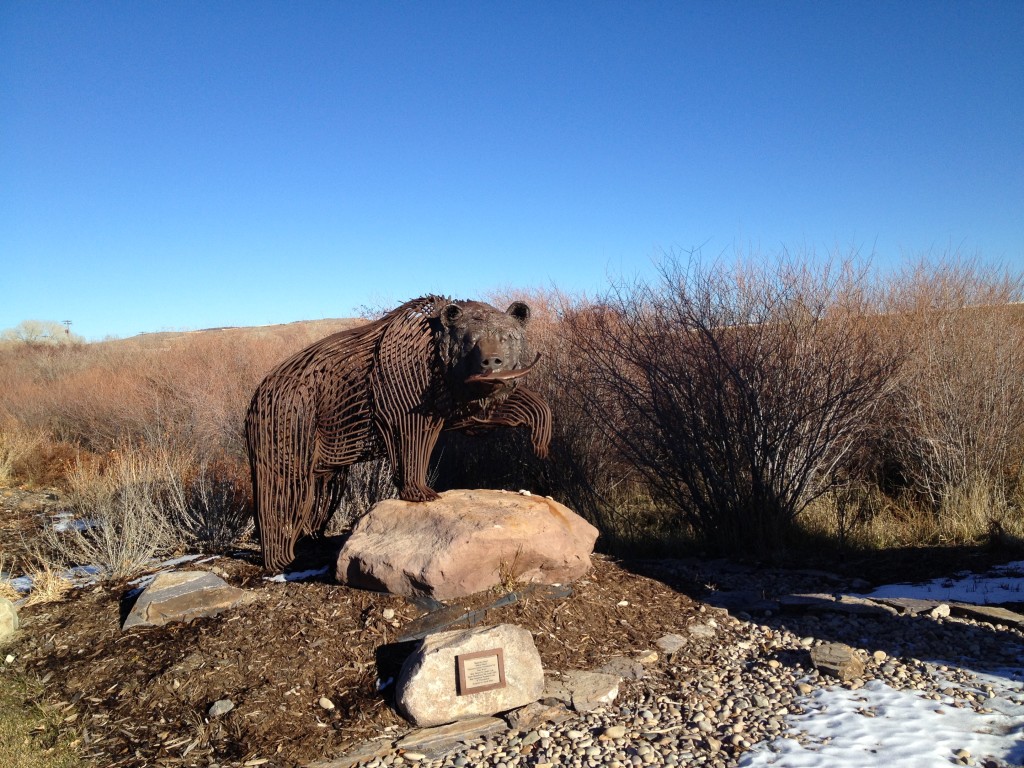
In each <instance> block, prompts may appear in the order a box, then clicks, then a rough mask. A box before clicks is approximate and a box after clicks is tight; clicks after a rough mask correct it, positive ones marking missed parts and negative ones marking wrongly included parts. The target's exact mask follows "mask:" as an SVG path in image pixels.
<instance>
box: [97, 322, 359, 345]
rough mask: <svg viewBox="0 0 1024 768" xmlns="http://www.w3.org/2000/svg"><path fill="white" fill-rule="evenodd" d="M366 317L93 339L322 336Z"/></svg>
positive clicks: (138, 341)
mask: <svg viewBox="0 0 1024 768" xmlns="http://www.w3.org/2000/svg"><path fill="white" fill-rule="evenodd" d="M365 322H366V320H364V319H362V318H359V317H345V318H325V319H323V320H298V321H296V322H293V323H280V324H278V325H254V326H229V327H225V328H204V329H202V330H198V331H160V332H159V333H140V334H138V335H137V336H129V337H128V338H126V339H110V340H107V341H100V342H95V343H96V344H110V345H114V346H122V345H131V346H134V347H139V348H141V349H169V348H171V347H173V346H174V345H175V344H177V343H180V342H182V341H186V340H189V339H194V338H196V337H197V336H202V337H211V336H219V337H221V338H225V339H230V340H237V341H240V342H243V341H249V340H252V339H264V338H277V339H280V340H282V341H288V340H290V339H293V338H295V337H296V336H302V337H305V338H323V337H324V336H330V335H331V334H332V333H337V332H338V331H344V330H347V329H349V328H355V327H356V326H358V325H362V324H363V323H365Z"/></svg>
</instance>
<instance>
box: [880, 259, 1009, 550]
mask: <svg viewBox="0 0 1024 768" xmlns="http://www.w3.org/2000/svg"><path fill="white" fill-rule="evenodd" d="M1022 298H1024V275H1022V274H1019V273H1018V274H1011V273H1008V272H1006V271H1003V270H1000V269H998V268H994V267H986V266H984V265H981V264H980V263H978V262H977V261H973V260H964V259H959V258H952V259H948V260H943V261H940V262H938V263H935V262H930V261H922V262H920V263H918V264H917V265H916V266H915V267H914V268H912V269H909V270H907V271H906V272H905V273H904V274H903V275H902V277H901V279H899V280H897V281H896V282H895V284H894V286H893V290H892V297H891V299H890V302H891V315H890V317H891V319H892V330H891V333H892V336H893V339H894V343H895V344H898V345H901V346H903V347H905V348H906V349H908V350H910V355H909V358H908V360H907V362H906V364H905V365H904V366H903V369H902V373H901V377H900V381H899V387H898V388H897V389H896V391H895V395H894V408H893V416H894V418H893V428H892V429H891V431H890V434H889V443H888V450H889V451H890V452H891V454H892V456H893V459H894V461H895V463H896V466H897V468H898V472H899V473H900V475H901V477H902V479H903V481H904V482H905V483H906V484H907V485H908V486H909V488H910V490H911V491H912V492H913V494H914V495H915V497H916V498H917V500H918V501H920V502H923V503H924V504H925V505H926V506H928V507H929V508H931V509H932V510H934V511H935V513H936V514H938V515H939V516H940V517H942V518H945V519H946V520H945V523H944V525H947V524H948V525H949V526H950V527H951V533H950V535H954V536H957V537H958V538H961V537H966V539H971V538H975V537H977V536H978V535H980V534H983V533H984V532H985V531H986V529H987V528H988V527H989V525H990V524H991V523H992V522H993V521H998V520H1000V519H1002V518H1003V517H1005V516H1006V515H1020V510H1019V509H1016V508H1015V505H1014V504H1013V503H1012V499H1013V497H1014V496H1015V495H1016V493H1017V489H1018V488H1019V487H1020V484H1021V481H1022V461H1024V338H1022V336H1024V334H1022V328H1024V312H1022V309H1024V308H1022V307H1021V306H1020V302H1021V300H1022Z"/></svg>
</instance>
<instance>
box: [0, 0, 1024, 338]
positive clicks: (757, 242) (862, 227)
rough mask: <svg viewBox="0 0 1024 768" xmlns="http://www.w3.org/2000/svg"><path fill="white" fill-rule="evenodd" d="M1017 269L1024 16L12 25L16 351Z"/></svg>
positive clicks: (393, 5)
mask: <svg viewBox="0 0 1024 768" xmlns="http://www.w3.org/2000/svg"><path fill="white" fill-rule="evenodd" d="M695 246H702V247H703V253H704V254H705V255H708V254H710V255H717V254H719V253H732V252H733V251H734V250H735V249H737V248H739V249H741V250H748V251H749V250H753V251H760V252H762V253H771V252H775V251H778V250H779V249H780V248H782V247H787V248H789V249H791V250H797V251H799V250H810V249H814V250H817V251H818V252H821V251H825V250H829V249H832V248H834V247H838V248H840V249H841V250H844V251H845V250H848V249H850V248H856V249H860V251H861V252H862V253H870V252H875V253H877V261H878V262H880V263H881V264H891V263H895V262H897V261H898V260H899V259H900V258H901V257H902V256H905V255H908V254H919V253H922V252H925V251H931V252H933V253H934V252H942V251H946V250H958V249H959V250H961V251H964V252H966V253H970V254H974V253H978V254H981V256H982V257H983V258H984V259H986V260H991V261H997V262H1001V263H1003V264H1007V265H1010V266H1012V267H1020V266H1021V265H1022V264H1024V2H1021V1H1020V0H1010V1H1009V2H950V3H946V2H916V3H915V2H868V1H865V0H857V1H854V2H842V3H839V2H758V1H757V0H743V1H742V2H639V1H636V2H579V3H573V2H489V1H487V0H479V1H477V2H467V3H461V2H459V3H454V2H360V3H357V2H341V1H340V0H339V1H336V2H312V1H303V2H284V1H282V2H259V1H258V0H256V1H248V0H246V1H245V2H241V1H238V2H216V1H207V2H185V1H183V0H175V2H149V1H146V0H133V1H132V2H123V3H120V2H117V3H115V2H105V1H103V0H95V1H92V2H56V3H55V2H46V1H45V0H31V1H30V0H6V2H3V3H0V262H2V267H0V328H6V327H11V326H13V325H16V324H17V323H18V322H20V321H22V320H25V319H42V320H57V321H60V320H72V321H73V322H74V326H73V328H72V330H74V331H76V332H78V333H80V334H82V335H84V336H85V337H87V338H90V339H96V338H101V337H103V336H105V335H108V334H112V335H118V336H128V335H132V334H135V333H138V332H140V331H157V330H163V329H177V328H203V327H210V326H219V325H252V324H265V323H274V322H288V321H292V320H300V319H311V318H318V317H339V316H349V315H351V314H353V310H354V308H356V307H358V306H360V305H363V304H380V303H387V304H389V303H397V302H399V301H402V300H405V299H408V298H412V297H414V296H417V295H420V294H423V293H427V292H439V293H445V294H449V295H455V296H458V297H464V298H472V297H475V296H479V295H480V294H482V293H485V292H487V291H488V290H490V289H493V288H496V287H501V286H517V287H531V286H541V287H549V286H551V285H556V286H558V287H559V288H562V289H564V290H566V291H571V292H576V291H588V292H593V291H594V290H600V289H601V288H603V287H604V286H605V284H606V278H607V276H608V274H609V273H611V274H626V275H634V274H647V273H650V271H651V265H652V262H653V261H654V260H656V259H657V258H658V256H659V254H661V253H663V252H665V251H669V250H672V249H683V250H685V249H689V248H692V247H695Z"/></svg>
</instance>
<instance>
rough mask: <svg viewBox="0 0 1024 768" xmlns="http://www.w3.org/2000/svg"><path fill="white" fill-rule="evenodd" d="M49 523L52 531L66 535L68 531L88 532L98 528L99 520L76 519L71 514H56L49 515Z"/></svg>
mask: <svg viewBox="0 0 1024 768" xmlns="http://www.w3.org/2000/svg"><path fill="white" fill-rule="evenodd" d="M50 522H51V523H52V524H53V530H55V531H56V532H57V533H67V532H68V531H80V532H81V531H88V530H90V529H92V528H98V527H99V526H100V521H99V520H90V519H76V518H75V515H74V513H73V512H57V513H56V514H53V515H50Z"/></svg>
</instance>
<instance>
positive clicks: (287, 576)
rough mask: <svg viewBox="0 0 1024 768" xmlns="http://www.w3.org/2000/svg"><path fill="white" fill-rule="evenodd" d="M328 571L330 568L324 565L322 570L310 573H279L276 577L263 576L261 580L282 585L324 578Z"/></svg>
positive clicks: (318, 569)
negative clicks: (319, 577) (288, 582)
mask: <svg viewBox="0 0 1024 768" xmlns="http://www.w3.org/2000/svg"><path fill="white" fill-rule="evenodd" d="M330 571H331V569H330V566H326V565H325V566H324V567H323V568H317V569H315V570H312V571H290V572H288V573H279V574H277V576H264V577H263V580H264V581H273V582H277V583H278V584H284V583H285V582H286V581H305V580H306V579H312V578H315V577H317V576H326V575H327V574H328V573H330Z"/></svg>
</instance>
